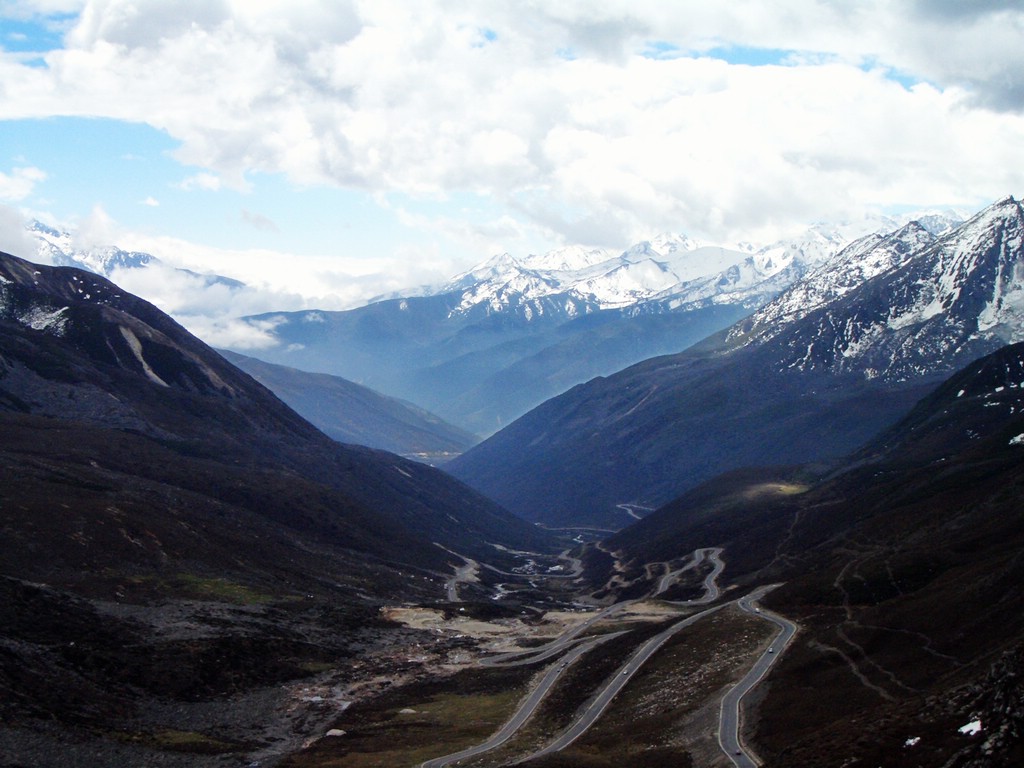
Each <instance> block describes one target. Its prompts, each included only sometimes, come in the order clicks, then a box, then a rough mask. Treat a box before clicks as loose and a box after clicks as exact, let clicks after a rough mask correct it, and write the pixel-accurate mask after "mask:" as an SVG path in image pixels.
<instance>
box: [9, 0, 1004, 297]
mask: <svg viewBox="0 0 1024 768" xmlns="http://www.w3.org/2000/svg"><path fill="white" fill-rule="evenodd" d="M1022 6H1024V3H1022V2H1021V0H973V1H971V2H968V1H966V0H892V1H890V2H886V1H884V0H771V1H769V0H730V2H727V3H726V2H721V3H718V2H714V3H712V2H706V0H621V1H620V0H560V2H550V1H547V0H545V1H544V2H541V0H523V1H522V2H515V1H514V0H323V1H320V0H282V1H281V2H278V0H175V1H174V2H169V1H168V0H88V1H87V0H0V247H3V248H4V249H6V250H13V251H14V252H15V253H17V252H18V251H17V250H16V249H17V248H18V247H19V246H21V245H23V243H21V242H20V241H19V236H18V233H17V226H16V225H17V222H18V220H19V219H24V218H26V217H35V218H40V219H42V220H44V221H46V222H48V223H50V224H54V225H58V226H61V227H64V228H68V229H73V230H74V231H75V232H76V233H77V236H78V237H79V238H80V241H81V242H82V243H83V244H88V243H98V244H109V243H116V244H118V245H120V246H122V247H131V248H136V249H141V250H147V251H150V252H152V253H155V254H157V255H158V256H160V257H162V258H164V259H165V260H168V261H170V262H172V263H175V264H180V265H182V266H188V267H190V268H192V269H198V270H201V271H205V270H213V271H217V272H220V273H222V274H226V275H229V276H232V277H236V278H239V279H242V280H245V281H248V282H250V283H252V284H253V285H254V286H255V287H259V288H260V289H261V290H262V291H263V293H262V294H261V297H260V296H256V295H255V294H253V295H252V296H250V299H251V301H252V306H251V307H247V308H248V309H253V310H258V309H260V308H261V307H260V302H261V301H262V302H264V303H266V301H270V300H272V301H278V302H280V303H281V304H282V305H281V306H278V307H276V308H278V309H289V308H298V307H299V306H303V305H305V306H321V307H323V308H337V307H342V306H351V305H352V304H354V303H358V302H359V301H361V300H364V299H366V298H367V297H369V296H371V295H374V294H376V293H380V292H383V291H387V290H393V289H398V288H401V287H405V286H408V285H415V284H417V283H420V282H428V281H429V282H434V281H437V280H439V279H442V278H444V277H447V276H450V275H451V274H454V273H455V272H457V271H460V270H462V269H466V268H468V267H470V266H471V265H473V264H474V263H477V262H480V261H482V260H484V259H485V258H487V257H488V256H490V255H491V254H494V253H498V252H503V251H508V252H510V253H512V254H514V255H520V256H522V255H526V254H528V253H535V252H543V251H546V250H549V249H551V248H554V247H557V246H559V245H564V244H586V245H591V246H600V247H604V248H607V249H609V250H611V251H613V252H617V251H619V250H622V249H624V248H626V247H627V246H629V245H630V244H632V243H634V242H637V241H639V240H642V239H645V238H649V237H651V236H653V235H655V234H657V233H659V232H665V231H674V232H685V233H687V234H689V235H691V236H693V237H697V238H702V239H705V240H710V241H716V242H727V241H735V240H744V239H745V240H752V241H756V242H769V241H771V240H772V239H774V238H776V237H777V236H779V235H781V234H784V233H785V232H786V231H787V230H789V229H791V228H794V227H797V226H800V225H806V224H808V223H810V222H813V221H817V220H828V219H837V218H851V217H856V216H859V215H862V214H863V213H864V212H865V211H883V212H901V211H905V210H909V209H918V208H923V207H945V206H955V207H958V208H961V209H967V210H974V209H978V208H981V207H983V206H984V205H987V204H988V203H990V202H992V201H993V200H995V199H997V198H1000V197H1003V196H1004V195H1007V194H1014V195H1019V194H1020V193H1021V192H1024V183H1022V175H1024V7H1022ZM23 255H28V254H23ZM269 291H273V292H274V293H273V295H272V296H271V298H270V299H268V295H269V294H268V292H269ZM265 308H267V309H270V308H272V307H265Z"/></svg>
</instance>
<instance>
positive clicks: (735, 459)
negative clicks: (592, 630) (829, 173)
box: [448, 198, 1024, 527]
mask: <svg viewBox="0 0 1024 768" xmlns="http://www.w3.org/2000/svg"><path fill="white" fill-rule="evenodd" d="M1022 233H1024V215H1022V213H1021V208H1020V204H1019V203H1018V202H1017V201H1015V200H1013V199H1012V198H1008V199H1007V200H1003V201H1000V202H999V203H996V204H995V205H993V206H992V207H991V208H989V209H987V210H986V211H983V212H982V213H980V214H978V215H977V216H976V217H974V218H973V219H972V220H970V221H968V222H966V223H965V224H964V225H962V226H961V227H959V228H957V229H956V230H953V231H952V232H950V233H948V234H946V235H945V236H943V237H942V238H940V239H938V240H936V241H935V242H929V239H927V238H925V239H924V240H922V236H921V229H920V228H917V227H906V228H904V229H903V230H901V231H899V232H897V233H894V234H893V235H891V236H889V237H886V238H874V237H873V238H871V241H870V242H868V243H866V244H865V243H856V244H854V245H852V246H850V247H849V248H847V249H846V250H844V251H843V252H842V253H841V254H840V255H839V256H837V257H836V259H835V260H833V261H830V262H829V263H827V264H826V265H825V267H824V269H825V270H827V271H828V273H821V274H819V275H817V276H814V275H812V278H815V279H817V280H819V281H821V282H823V283H826V284H829V283H830V284H831V285H833V286H839V287H840V288H841V289H839V290H834V291H832V292H831V294H829V293H827V292H825V293H823V294H822V296H821V298H820V301H819V303H818V304H817V305H816V306H813V307H812V308H811V309H810V311H806V310H804V311H795V310H786V308H787V307H793V306H794V305H795V304H796V306H798V307H799V303H797V302H796V301H795V297H800V298H799V302H802V303H803V304H804V305H806V298H805V297H804V296H803V294H800V293H799V290H798V289H799V287H800V284H798V286H795V287H794V289H792V291H791V292H787V293H785V294H783V295H782V296H780V297H779V298H778V299H777V300H776V301H774V302H772V303H770V304H769V305H767V306H766V307H765V308H764V309H763V310H761V311H759V312H758V313H756V314H755V315H754V316H753V317H752V318H751V319H750V321H744V322H741V323H740V324H738V325H737V326H734V327H733V328H732V329H731V330H730V331H728V332H723V333H721V334H719V335H717V336H715V337H712V338H711V339H709V340H708V341H707V342H705V343H702V344H701V345H699V348H694V349H691V350H688V351H686V352H683V353H681V354H679V355H674V356H670V357H663V358H657V359H654V360H650V361H647V362H644V363H640V364H638V365H636V366H633V367H631V368H628V369H626V370H625V371H621V372H619V373H617V374H615V375H613V376H610V377H607V378H604V379H595V380H593V381H591V382H588V383H587V384H584V385H580V386H578V387H576V388H574V389H572V390H570V391H569V392H567V393H565V394H564V395H562V396H560V397H558V398H555V399H553V400H551V401H549V402H547V403H544V404H543V405H542V406H540V407H538V408H537V409H535V410H534V411H531V412H530V413H528V414H527V415H525V416H524V417H522V418H521V419H519V420H518V421H516V422H515V423H514V424H512V425H510V426H509V427H507V428H506V429H504V430H502V431H501V432H500V433H498V434H496V435H494V436H492V437H491V438H490V439H488V440H486V441H484V442H483V443H481V444H480V445H479V446H477V447H475V448H474V449H472V450H471V451H469V452H467V453H466V454H464V455H463V456H462V457H460V458H459V459H458V460H456V461H454V462H453V463H452V464H450V465H449V466H448V469H449V470H450V471H451V472H452V473H453V474H455V475H456V476H457V477H460V478H462V479H464V480H466V481H467V482H469V483H470V484H471V485H473V486H474V487H476V488H478V489H480V490H481V491H483V492H484V493H486V494H488V495H489V496H491V497H492V498H494V499H496V500H498V501H499V502H500V503H502V504H504V505H505V506H507V507H508V508H510V509H512V510H513V511H515V512H517V513H519V514H521V515H523V516H524V517H527V518H528V519H533V520H540V521H543V522H545V523H549V524H553V525H569V526H572V525H584V524H600V525H603V526H616V527H619V526H621V525H623V524H624V523H626V522H628V518H627V517H626V516H625V515H624V514H623V513H622V512H621V511H619V510H618V508H617V507H618V505H620V504H625V503H635V502H639V503H644V504H646V505H648V506H656V505H658V504H660V503H664V502H665V501H667V500H669V499H671V498H673V497H675V496H677V495H679V494H680V493H682V492H683V491H685V490H686V489H687V488H689V487H693V486H694V485H696V484H698V483H699V482H701V481H702V480H705V479H708V478H710V477H713V476H714V475H716V474H719V473H721V472H724V471H728V470H730V469H736V468H739V467H743V466H747V465H765V464H789V463H802V462H807V461H814V460H829V459H835V458H838V457H840V456H842V455H844V454H846V453H848V452H850V451H852V450H854V449H855V448H856V447H857V446H858V445H860V444H862V443H863V442H864V441H866V440H868V439H869V438H870V437H871V436H872V435H874V434H876V433H877V432H878V431H879V430H881V429H883V428H884V427H886V426H888V425H890V424H892V423H893V422H895V421H896V420H897V419H898V418H899V417H901V416H902V415H904V414H905V413H906V412H907V411H908V410H909V409H910V407H911V406H912V405H913V404H914V403H915V402H916V401H917V400H918V399H919V398H920V397H921V396H922V395H923V394H925V393H926V392H927V391H929V390H930V389H931V388H932V387H934V386H935V385H936V384H938V383H939V382H940V381H941V380H942V379H943V378H944V377H945V376H948V375H949V374H950V373H951V372H952V371H953V370H955V369H956V368H957V367H959V366H962V365H964V364H966V363H967V362H969V361H970V360H972V359H975V358H977V357H978V356H980V355H982V354H985V353H986V352H991V351H992V350H994V349H997V348H998V347H1000V346H1002V345H1003V344H1005V343H1006V341H1007V340H1015V336H1018V335H1020V334H1021V332H1022V324H1021V322H1020V311H1019V309H1018V307H1019V306H1020V301H1021V297H1022V296H1024V293H1022V286H1021V284H1020V281H1019V279H1018V277H1017V276H1018V275H1019V274H1020V265H1021V263H1022V259H1024V246H1022ZM922 243H923V244H922ZM878 262H883V263H891V264H893V266H892V267H891V268H888V269H883V271H881V272H880V273H877V274H876V275H875V276H874V277H872V278H871V279H869V280H867V281H866V282H863V283H861V284H859V285H857V286H856V287H852V288H848V287H847V286H846V285H845V284H844V281H845V282H848V281H849V279H850V278H849V275H850V274H856V273H858V272H859V273H864V272H865V270H864V268H863V266H858V265H864V264H867V263H878ZM855 267H856V268H855ZM780 308H782V310H783V311H780ZM762 317H773V318H781V319H779V320H777V321H776V322H773V323H765V322H762Z"/></svg>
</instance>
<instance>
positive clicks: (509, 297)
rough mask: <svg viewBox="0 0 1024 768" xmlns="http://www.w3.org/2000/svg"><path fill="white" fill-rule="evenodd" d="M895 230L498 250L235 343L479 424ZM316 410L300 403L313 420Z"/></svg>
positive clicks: (722, 322) (47, 252) (101, 261)
mask: <svg viewBox="0 0 1024 768" xmlns="http://www.w3.org/2000/svg"><path fill="white" fill-rule="evenodd" d="M958 220H959V219H958V215H957V214H955V213H953V212H944V213H931V214H927V215H922V216H921V217H920V221H922V222H923V223H924V226H926V227H927V228H929V230H930V231H933V232H936V233H939V232H941V231H944V230H945V229H948V228H949V227H950V226H952V225H953V224H955V223H956V222H957V221H958ZM897 226H899V221H897V220H895V219H892V218H886V217H878V216H875V217H865V218H864V219H862V220H860V221H854V222H850V223H846V224H839V225H825V224H817V225H814V226H812V227H809V228H808V229H807V230H806V231H805V232H803V233H802V234H800V235H798V236H796V237H793V238H790V239H788V240H785V241H780V242H777V243H774V244H772V245H769V246H765V247H760V248H757V247H755V246H752V245H750V244H749V243H742V244H732V245H728V246H719V245H712V244H707V243H703V242H699V241H696V240H694V239H692V238H689V237H686V236H685V235H678V234H663V235H660V236H658V237H655V238H653V239H652V240H650V241H644V242H641V243H637V244H636V245H633V246H631V247H630V248H628V249H627V250H625V251H623V252H621V253H620V254H618V255H614V254H610V253H608V252H606V251H603V250H599V249H590V248H584V247H581V246H570V247H565V248H560V249H557V250H554V251H550V252H547V253H544V254H540V255H531V256H527V257H524V258H516V257H513V256H511V255H509V254H500V255H497V256H494V257H492V258H491V259H489V260H488V261H486V262H484V263H482V264H480V265H479V266H477V267H475V268H473V269H471V270H469V271H467V272H465V273H462V274H460V275H457V276H455V277H453V278H452V279H451V280H449V281H447V282H446V283H444V284H442V285H437V286H430V287H421V288H418V289H410V290H407V291H403V292H401V293H400V294H395V295H392V296H388V297H380V298H379V299H378V300H375V301H372V302H370V303H369V304H368V305H367V306H365V307H359V308H356V309H353V310H348V311H345V312H325V311H320V310H313V311H304V312H292V313H270V314H265V315H261V316H257V317H251V318H248V321H249V322H251V323H255V324H258V325H259V327H260V328H261V329H262V331H264V332H265V331H267V329H270V332H271V334H272V335H273V337H274V338H275V340H276V344H275V345H274V346H271V347H269V348H265V349H260V350H236V351H238V352H243V351H245V352H247V354H249V355H252V354H255V355H257V356H258V357H259V358H260V359H261V360H263V361H265V362H269V363H276V364H279V365H283V366H285V367H287V368H292V369H296V370H305V371H311V372H319V373H327V374H332V375H335V376H338V377H342V378H345V379H347V380H349V381H350V382H352V383H359V384H362V385H365V386H368V387H370V388H372V389H373V390H375V391H377V392H380V393H382V394H385V395H387V396H392V397H397V398H399V399H401V400H404V401H405V402H407V403H414V404H415V405H416V406H418V407H419V408H421V409H423V410H426V411H428V413H430V414H437V416H438V417H439V418H440V419H441V420H444V421H447V422H450V423H451V424H454V425H457V427H458V428H459V429H462V430H463V431H465V432H469V433H471V434H476V435H488V434H490V433H492V432H494V431H496V430H498V429H499V428H501V427H502V426H504V425H506V424H508V423H509V422H511V421H512V420H513V419H514V418H516V417H518V416H520V415H522V414H523V413H525V412H527V411H528V410H530V409H531V408H533V407H534V406H536V405H538V404H540V403H541V402H543V401H544V400H547V399H548V398H550V397H553V396H555V395H558V394H560V393H562V392H564V391H565V390H567V389H569V388H570V387H572V386H574V385H576V384H579V383H582V382H584V381H587V380H589V379H591V378H593V377H595V376H599V375H606V374H609V373H613V372H615V371H618V370H620V369H622V368H624V367H626V366H628V365H630V364H632V363H635V362H638V361H641V360H644V359H647V358H650V357H654V356H657V355H662V354H669V353H673V352H678V351H681V350H682V349H685V348H686V347H688V346H690V345H691V344H693V343H695V342H697V341H699V340H701V339H703V338H704V337H706V336H708V335H709V334H711V333H713V332H715V331H717V330H721V329H722V328H725V327H728V326H729V325H731V324H732V323H734V322H735V321H737V320H738V319H740V318H742V317H744V316H746V315H747V314H749V313H750V312H751V311H753V310H754V309H756V308H758V307H760V306H762V305H763V304H764V303H765V302H767V301H768V300H770V299H771V298H773V297H775V296H776V295H778V294H779V293H780V292H781V291H783V290H784V289H786V288H787V287H789V286H790V285H792V284H793V283H794V282H797V281H798V280H800V279H801V278H802V277H803V276H804V275H805V274H806V273H807V272H808V271H809V270H811V269H812V268H813V267H814V266H815V265H816V264H818V263H820V262H821V261H822V260H824V259H826V258H828V257H829V256H830V255H832V254H834V253H835V252H836V251H837V250H838V249H839V248H840V247H841V246H842V245H844V244H846V243H848V242H849V241H850V240H851V239H853V238H854V237H857V236H861V235H863V234H866V233H869V232H874V231H879V230H880V231H890V230H892V229H893V228H895V227H897ZM29 232H30V234H31V235H32V236H34V237H35V238H36V240H37V242H38V243H39V247H38V254H37V256H38V258H39V259H41V260H43V261H49V262H52V263H55V264H59V265H68V266H78V267H81V268H84V269H88V270H91V271H93V272H96V273H97V274H102V275H105V276H107V277H110V276H111V275H112V274H114V270H117V269H146V268H147V267H150V266H153V265H157V264H159V260H157V259H156V258H155V257H153V256H151V255H149V254H144V253H136V252H125V251H123V250H121V249H118V248H116V247H114V246H108V247H102V248H90V249H81V248H76V247H75V246H74V238H72V236H71V235H69V234H67V233H62V232H59V231H57V230H55V229H52V228H50V227H48V226H46V225H44V224H41V223H39V222H33V223H32V225H31V226H30V229H29ZM189 274H190V275H193V276H196V275H195V274H194V273H191V272H190V273H189ZM197 277H199V278H201V279H202V280H203V281H205V282H206V283H211V282H212V283H218V284H224V285H226V286H227V287H228V288H229V289H231V290H234V289H238V288H241V287H243V286H242V284H241V283H239V282H238V281H234V280H231V279H230V278H225V277H222V276H217V275H199V276H197ZM295 386H296V383H295V381H294V380H293V381H292V383H291V385H290V387H291V392H292V400H291V402H292V403H293V404H295V405H297V406H298V407H299V410H300V411H302V409H303V408H304V407H306V405H307V404H308V403H311V402H312V400H314V399H316V397H317V396H316V395H313V394H312V393H311V394H310V396H309V397H305V398H297V397H295V396H294V393H295V392H296V390H295ZM317 412H318V411H317V409H316V408H313V409H312V410H310V411H303V413H304V415H306V416H307V417H309V416H312V417H313V418H314V420H315V418H316V414H317ZM430 418H431V419H433V418H434V417H433V416H431V417H430ZM391 446H395V447H398V446H397V445H396V444H394V443H389V444H388V447H391ZM400 452H403V453H417V452H419V451H418V450H416V449H415V448H414V449H413V450H412V451H404V450H403V451H400Z"/></svg>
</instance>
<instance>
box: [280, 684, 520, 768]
mask: <svg viewBox="0 0 1024 768" xmlns="http://www.w3.org/2000/svg"><path fill="white" fill-rule="evenodd" d="M530 676H531V673H530V672H529V671H527V670H523V669H513V670H488V671H486V672H481V671H478V670H477V671H470V672H466V673H462V674H459V675H455V676H454V677H453V678H450V679H448V680H445V681H434V682H433V683H432V684H424V683H420V684H412V685H409V686H404V687H403V688H400V689H398V690H395V691H391V692H389V693H387V694H385V695H384V696H382V697H380V698H379V699H378V700H377V701H375V702H368V703H366V704H364V705H362V706H358V705H357V706H355V707H352V709H350V710H349V711H348V712H346V713H345V718H344V719H343V720H341V721H339V722H338V723H337V724H336V727H338V728H340V729H342V730H344V731H345V732H346V733H345V735H344V736H339V737H330V738H324V739H321V740H320V741H318V742H317V743H316V744H314V745H313V746H311V747H310V748H308V749H306V750H304V751H302V752H300V753H298V754H296V755H293V756H291V757H290V758H288V760H287V761H286V762H285V763H283V766H287V768H328V767H330V768H335V767H337V768H394V766H403V765H408V766H411V765H419V764H420V763H422V762H423V761H424V760H428V759H430V758H432V757H438V756H440V755H443V754H449V753H451V752H457V751H459V750H460V749H464V748H466V747H470V746H473V745H474V744H479V743H480V742H482V741H485V740H486V739H487V738H488V737H489V736H491V735H492V734H493V733H494V732H495V731H497V730H498V729H499V728H500V727H501V726H502V725H504V723H505V722H506V721H507V720H508V719H509V718H510V717H511V716H512V714H513V713H514V712H515V710H516V708H517V707H518V705H519V702H520V701H521V700H522V698H523V696H524V695H525V694H526V687H525V686H526V681H527V679H528V678H529V677H530ZM439 689H440V690H439Z"/></svg>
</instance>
